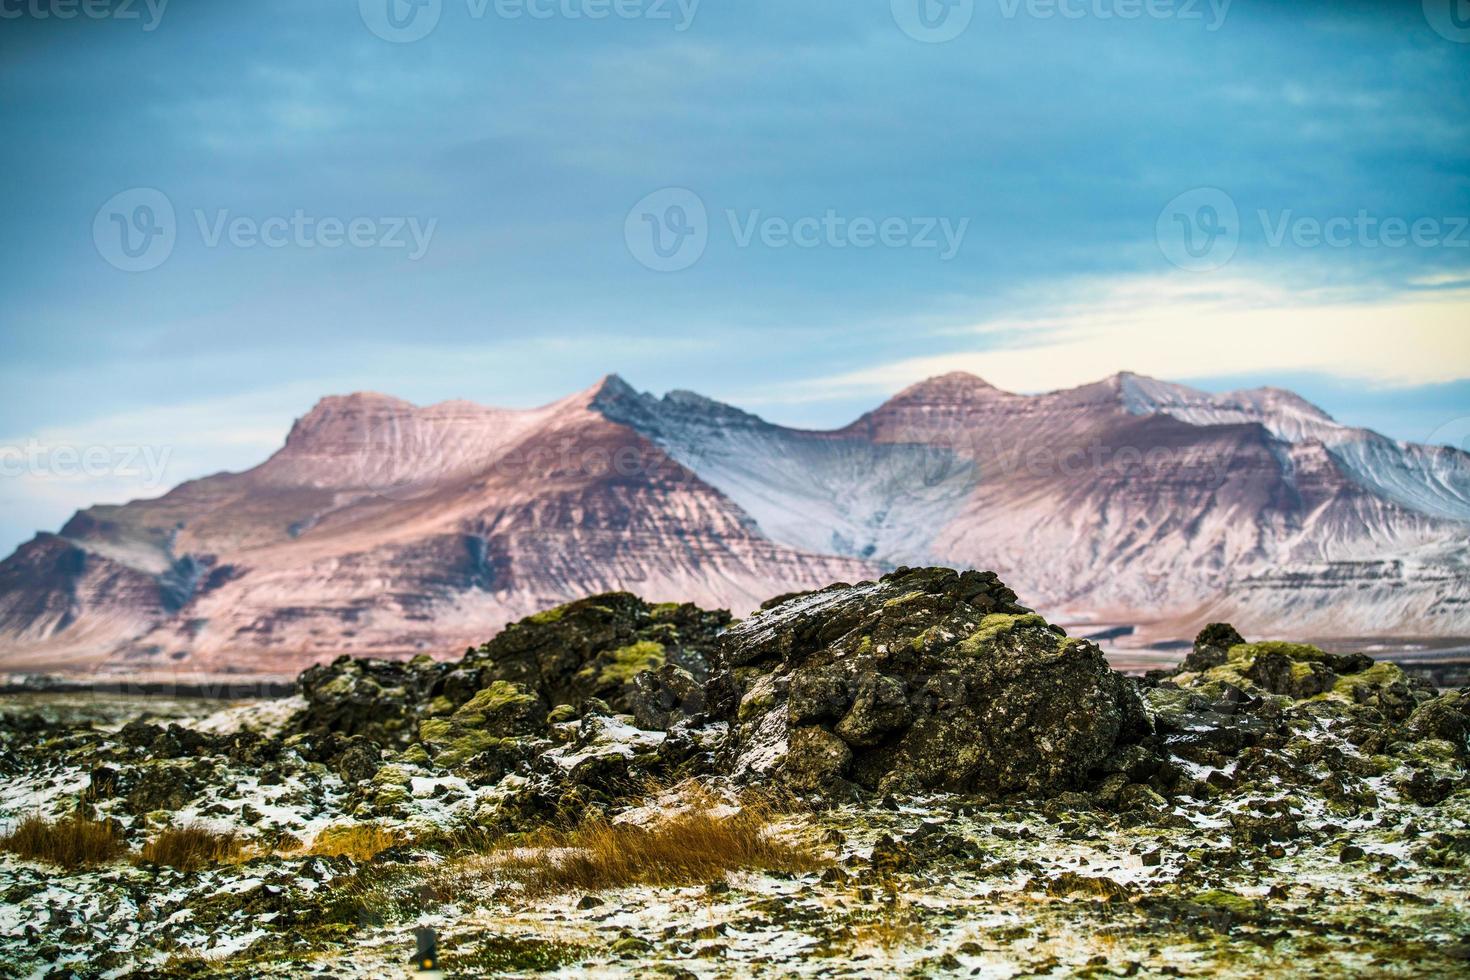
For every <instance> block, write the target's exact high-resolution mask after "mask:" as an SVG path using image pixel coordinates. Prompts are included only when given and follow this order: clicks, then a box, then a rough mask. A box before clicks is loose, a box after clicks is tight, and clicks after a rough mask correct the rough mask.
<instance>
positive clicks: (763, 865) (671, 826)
mask: <svg viewBox="0 0 1470 980" xmlns="http://www.w3.org/2000/svg"><path fill="white" fill-rule="evenodd" d="M771 824H772V820H771V813H770V811H769V810H767V809H766V808H764V807H762V806H760V805H755V804H749V805H746V806H744V807H742V808H741V809H740V810H739V811H738V812H736V813H734V814H728V815H726V814H722V813H720V812H718V811H711V810H710V809H707V808H706V809H687V810H683V811H680V812H676V813H674V814H673V815H671V816H669V817H668V818H666V819H664V820H662V821H660V822H658V823H656V824H653V825H651V826H647V827H640V826H633V825H630V824H621V823H608V822H607V821H605V820H600V819H599V820H592V821H589V822H588V823H585V824H583V825H582V826H580V827H578V828H577V829H575V830H572V831H567V832H561V833H555V832H548V833H543V834H541V835H540V836H539V838H537V839H535V840H533V841H530V842H524V841H523V842H522V843H521V845H520V846H518V847H516V848H515V849H504V850H501V851H499V852H498V853H497V854H496V855H495V857H496V859H497V864H498V865H499V867H500V868H501V869H502V871H504V872H505V873H507V874H508V875H509V876H511V877H513V878H516V879H518V880H520V881H521V882H523V883H524V885H525V888H526V890H527V892H528V893H530V894H533V895H544V894H552V893H566V892H572V891H600V890H602V889H607V888H618V887H621V886H624V885H635V884H643V885H662V886H677V885H692V884H703V883H708V882H712V881H718V880H719V879H721V878H723V877H724V876H725V873H726V872H728V871H734V870H739V869H758V870H764V871H787V872H804V871H815V870H817V869H819V868H824V867H826V866H827V865H828V864H829V863H830V861H829V860H828V859H827V858H826V857H825V856H824V855H822V854H821V853H819V852H818V851H816V850H815V849H813V848H811V847H809V846H807V845H805V844H803V843H798V842H793V841H791V840H789V839H787V838H784V837H782V836H779V835H777V834H774V833H772V832H771V830H772V826H771Z"/></svg>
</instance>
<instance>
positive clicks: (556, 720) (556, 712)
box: [546, 704, 577, 725]
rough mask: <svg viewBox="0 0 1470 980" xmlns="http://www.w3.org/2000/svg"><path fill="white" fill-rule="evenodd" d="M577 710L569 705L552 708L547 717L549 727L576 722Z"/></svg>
mask: <svg viewBox="0 0 1470 980" xmlns="http://www.w3.org/2000/svg"><path fill="white" fill-rule="evenodd" d="M576 720H577V709H576V708H574V707H572V706H571V705H569V704H559V705H557V706H556V707H554V708H552V709H551V711H550V712H549V713H548V714H547V715H546V723H547V724H548V725H560V724H561V723H562V722H567V721H576Z"/></svg>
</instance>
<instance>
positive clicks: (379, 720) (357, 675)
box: [295, 656, 448, 745]
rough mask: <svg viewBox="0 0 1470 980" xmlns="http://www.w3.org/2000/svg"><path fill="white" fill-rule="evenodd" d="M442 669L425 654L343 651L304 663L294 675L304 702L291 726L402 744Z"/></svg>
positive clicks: (309, 730)
mask: <svg viewBox="0 0 1470 980" xmlns="http://www.w3.org/2000/svg"><path fill="white" fill-rule="evenodd" d="M447 670H448V666H447V665H445V664H441V663H437V662H435V661H434V660H433V659H431V658H429V657H427V656H419V657H415V658H414V659H412V660H410V661H407V662H403V661H397V660H378V659H371V658H354V657H345V656H344V657H338V658H337V659H336V660H334V661H332V662H331V663H329V664H319V665H317V666H314V667H309V668H307V669H306V670H305V671H303V672H302V674H301V676H300V677H298V678H297V680H296V686H297V689H298V691H299V692H300V694H301V697H302V698H303V699H304V700H305V701H306V707H305V709H304V710H303V711H302V712H301V714H300V715H299V716H298V717H297V718H296V721H295V728H296V730H297V731H299V732H303V733H307V734H312V735H319V736H320V735H327V734H335V735H342V736H352V735H362V736H365V737H367V738H370V739H372V740H374V741H376V742H379V743H381V744H383V745H401V744H404V743H406V742H407V740H408V739H410V738H411V737H412V736H413V734H414V730H415V727H416V724H415V723H416V720H417V717H418V715H419V713H420V711H421V709H422V707H423V705H424V703H425V702H426V701H427V700H428V698H429V696H430V694H431V692H432V691H434V690H435V689H436V688H437V687H438V685H439V684H440V680H441V678H442V677H443V675H444V673H445V672H446V671H447Z"/></svg>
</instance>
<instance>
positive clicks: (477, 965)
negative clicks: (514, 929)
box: [441, 934, 591, 976]
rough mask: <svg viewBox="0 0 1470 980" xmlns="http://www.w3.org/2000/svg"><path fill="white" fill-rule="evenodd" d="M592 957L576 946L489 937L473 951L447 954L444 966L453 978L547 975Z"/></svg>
mask: <svg viewBox="0 0 1470 980" xmlns="http://www.w3.org/2000/svg"><path fill="white" fill-rule="evenodd" d="M461 945H462V944H461ZM590 955H591V950H589V949H588V948H587V947H586V946H579V945H577V944H576V943H568V942H561V941H559V940H553V939H537V938H531V937H528V938H522V937H519V936H496V935H490V934H486V935H483V936H481V937H479V939H478V941H477V942H476V943H475V945H474V948H473V949H470V950H468V951H455V952H452V953H451V952H446V953H445V954H444V956H443V958H442V959H441V963H442V965H443V966H444V968H445V969H446V971H448V972H450V973H451V974H456V975H461V974H462V975H465V976H497V975H500V974H505V973H513V974H522V973H546V972H549V971H551V970H559V969H561V968H562V967H565V966H570V965H572V964H574V963H579V962H581V961H582V960H585V959H587V958H588V957H589V956H590Z"/></svg>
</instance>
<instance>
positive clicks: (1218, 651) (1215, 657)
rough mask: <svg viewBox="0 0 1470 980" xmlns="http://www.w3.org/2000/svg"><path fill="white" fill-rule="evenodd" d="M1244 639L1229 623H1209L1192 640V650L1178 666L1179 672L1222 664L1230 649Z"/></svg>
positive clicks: (1207, 668)
mask: <svg viewBox="0 0 1470 980" xmlns="http://www.w3.org/2000/svg"><path fill="white" fill-rule="evenodd" d="M1244 642H1245V639H1244V638H1243V637H1242V636H1241V635H1240V634H1239V633H1238V632H1236V630H1235V627H1234V626H1231V625H1230V624H1229V623H1211V624H1209V625H1208V626H1206V627H1205V628H1204V629H1202V630H1200V631H1199V635H1198V636H1196V637H1195V638H1194V648H1193V649H1192V650H1190V652H1189V656H1187V657H1185V658H1184V662H1183V663H1182V664H1180V665H1179V669H1180V670H1181V671H1200V670H1209V669H1210V668H1211V667H1218V666H1220V665H1221V664H1223V663H1224V662H1225V660H1226V658H1227V656H1228V655H1229V652H1230V648H1231V647H1233V646H1235V645H1236V644H1238V643H1244Z"/></svg>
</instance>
